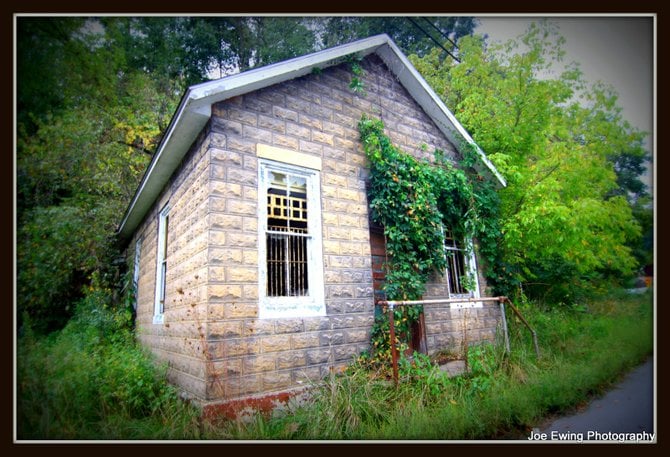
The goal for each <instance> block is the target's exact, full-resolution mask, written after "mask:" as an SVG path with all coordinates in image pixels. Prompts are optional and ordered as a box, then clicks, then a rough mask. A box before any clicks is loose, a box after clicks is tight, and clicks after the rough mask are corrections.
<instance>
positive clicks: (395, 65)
mask: <svg viewBox="0 0 670 457" xmlns="http://www.w3.org/2000/svg"><path fill="white" fill-rule="evenodd" d="M372 53H376V54H377V55H379V57H380V58H381V59H382V60H383V61H384V63H386V65H387V66H388V67H389V69H390V70H391V71H392V72H393V73H394V74H395V75H396V77H398V79H399V80H400V82H401V83H402V85H403V86H404V87H405V88H406V89H407V91H408V92H409V93H410V94H411V95H412V97H413V98H414V99H415V100H416V101H417V103H418V104H419V105H420V106H421V107H422V108H423V109H424V110H425V112H426V113H427V114H428V116H430V118H431V119H432V120H433V121H434V122H435V124H436V125H437V127H438V128H439V129H440V130H441V131H442V133H444V134H445V136H447V138H448V139H449V140H450V141H451V142H452V143H454V145H455V146H456V147H457V148H458V147H460V143H461V141H463V140H465V142H467V143H469V144H471V145H473V146H474V147H475V149H476V151H477V152H478V153H479V155H480V157H481V159H482V162H483V163H484V164H485V165H486V167H487V168H488V169H489V170H490V171H491V172H492V173H493V175H494V176H495V177H496V178H497V179H498V181H499V182H500V183H501V185H503V186H506V185H507V184H506V182H505V179H504V178H503V177H502V176H501V175H500V173H499V172H498V171H497V170H496V168H495V167H494V166H493V164H492V163H491V162H490V161H489V160H488V158H487V157H486V155H485V154H484V151H482V150H481V148H480V147H479V146H477V144H476V143H475V142H474V140H473V139H472V138H471V137H470V135H469V134H468V132H467V131H466V130H465V129H464V128H463V126H462V125H461V124H460V123H459V122H458V120H456V118H455V117H454V115H453V114H452V113H451V111H449V109H448V108H447V107H446V106H445V105H444V103H443V102H442V100H440V98H439V97H438V96H437V94H435V92H434V91H433V90H432V88H431V87H430V86H429V85H428V83H426V81H425V80H424V79H423V77H422V76H421V75H420V74H419V72H418V71H417V70H416V69H415V68H414V66H412V64H411V63H410V62H409V60H408V59H407V57H405V55H404V54H403V53H402V51H400V49H399V48H398V47H397V46H396V45H395V43H393V41H392V40H391V38H389V36H388V35H376V36H373V37H370V38H366V39H363V40H359V41H355V42H353V43H349V44H344V45H341V46H337V47H334V48H330V49H326V50H323V51H319V52H315V53H313V54H308V55H305V56H302V57H296V58H293V59H289V60H285V61H283V62H279V63H276V64H272V65H267V66H264V67H260V68H256V69H253V70H249V71H246V72H244V73H238V74H236V75H231V76H227V77H225V78H221V79H217V80H214V81H208V82H205V83H202V84H197V85H194V86H191V87H190V88H189V89H188V90H187V91H186V94H185V95H184V97H183V98H182V100H181V102H180V104H179V107H178V108H177V111H176V113H175V115H174V117H173V118H172V121H171V122H170V125H169V127H168V130H167V133H166V135H165V137H163V140H162V141H161V143H160V145H159V146H158V149H157V151H156V153H155V154H154V157H153V159H152V160H151V163H150V164H149V168H148V169H147V171H146V173H145V174H144V177H143V178H142V182H141V183H140V185H139V187H138V189H137V192H136V193H135V196H134V197H133V199H132V201H131V203H130V205H129V206H128V209H127V210H126V213H125V215H124V217H123V220H122V221H121V224H120V225H119V231H118V235H119V236H120V237H121V239H128V238H130V236H131V235H132V232H133V231H134V230H135V229H136V228H137V226H138V225H139V224H140V223H141V222H142V219H143V218H144V216H145V214H146V213H147V211H149V209H150V208H151V206H152V205H153V203H154V201H155V200H156V198H158V196H159V194H160V192H161V190H162V189H163V187H164V186H165V184H166V183H167V182H168V180H169V179H170V176H171V175H172V173H173V172H174V170H175V169H176V168H177V166H179V163H180V162H181V160H182V159H183V157H184V155H185V154H186V153H187V152H188V150H189V148H190V146H191V144H192V143H193V141H194V140H195V139H196V138H197V136H198V134H199V133H200V132H201V131H202V129H203V128H204V126H205V125H206V124H207V122H208V121H209V118H210V117H211V107H212V105H213V104H214V103H217V102H220V101H223V100H226V99H229V98H232V97H236V96H238V95H242V94H246V93H249V92H253V91H255V90H258V89H262V88H264V87H268V86H271V85H273V84H277V83H281V82H284V81H288V80H290V79H294V78H298V77H300V76H304V75H307V74H309V73H311V72H312V70H313V69H314V68H320V69H323V68H327V67H330V66H333V65H336V64H339V63H341V62H342V59H343V58H345V57H347V56H349V55H352V54H357V55H359V56H366V55H368V54H372Z"/></svg>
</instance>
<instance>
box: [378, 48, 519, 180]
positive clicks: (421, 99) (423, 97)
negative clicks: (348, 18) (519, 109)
mask: <svg viewBox="0 0 670 457" xmlns="http://www.w3.org/2000/svg"><path fill="white" fill-rule="evenodd" d="M387 45H388V46H386V47H380V48H379V49H378V50H377V54H378V55H379V56H380V57H381V58H382V60H383V61H384V63H385V64H386V66H387V67H389V69H390V70H391V71H392V72H393V73H394V74H395V75H396V77H397V78H398V79H399V80H400V82H401V83H402V85H403V86H404V87H405V89H406V90H407V91H408V92H409V93H410V94H411V95H412V97H413V98H414V99H415V100H416V102H417V103H418V104H419V105H420V106H421V107H422V108H423V110H424V111H425V112H426V114H428V116H429V117H430V118H431V119H432V120H433V122H435V125H437V127H438V128H439V129H440V131H441V132H442V133H443V134H444V135H445V136H446V137H447V138H448V139H449V141H451V142H452V143H453V144H454V145H455V146H456V148H457V149H458V150H459V152H461V153H463V152H464V149H465V148H466V147H467V145H469V146H470V147H473V148H474V149H475V151H476V152H477V154H478V155H479V158H480V159H481V161H482V163H483V164H484V165H485V166H486V168H487V169H488V171H490V172H491V173H492V174H493V176H495V178H496V179H497V180H498V182H499V184H500V185H501V186H502V187H506V186H507V182H506V181H505V178H504V177H503V176H502V175H501V174H500V172H499V171H498V170H497V169H496V167H495V166H494V165H493V163H491V161H490V160H489V159H488V157H486V154H485V153H484V151H483V150H482V149H481V148H480V147H479V145H477V143H475V141H474V140H473V139H472V137H471V136H470V134H469V133H468V132H467V131H466V130H465V128H464V127H463V126H462V125H461V123H460V122H458V120H457V119H456V117H455V116H454V115H453V113H452V112H451V111H450V110H449V108H447V106H446V105H445V104H444V102H443V101H442V100H441V99H440V97H439V96H438V95H437V94H436V93H435V91H434V90H433V89H432V88H431V87H430V86H429V85H428V83H427V82H426V80H425V79H423V76H421V74H420V73H419V72H418V71H417V70H416V69H415V68H414V66H413V65H412V63H411V62H410V61H409V60H408V59H407V57H405V55H404V54H403V53H402V51H401V50H400V49H399V48H398V47H397V46H396V45H395V43H393V42H392V41H389V42H388V43H387ZM463 142H465V143H466V144H467V145H466V144H463Z"/></svg>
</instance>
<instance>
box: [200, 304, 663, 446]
mask: <svg viewBox="0 0 670 457" xmlns="http://www.w3.org/2000/svg"><path fill="white" fill-rule="evenodd" d="M522 308H523V313H524V315H525V316H526V318H527V320H528V321H530V323H531V325H533V326H534V327H535V329H536V331H537V333H538V336H539V342H540V346H541V348H540V349H541V353H542V357H541V358H540V359H539V360H538V359H537V358H536V356H535V352H534V349H533V345H532V340H531V338H530V335H529V333H528V332H527V331H526V329H525V328H524V327H522V326H521V325H519V323H518V322H515V319H514V318H510V319H509V321H510V322H509V326H510V336H511V339H512V341H511V343H512V352H511V354H509V355H505V354H504V351H502V349H501V347H499V346H497V347H496V346H490V345H484V346H480V347H473V348H471V349H470V351H469V359H470V362H471V363H470V367H471V372H470V373H468V374H465V375H463V376H459V377H455V378H447V377H446V376H445V375H444V374H443V373H442V372H440V371H439V370H438V369H437V368H436V367H435V366H431V364H430V363H427V362H426V360H425V358H423V357H422V356H418V357H417V356H416V355H415V362H414V363H413V364H411V365H406V369H405V371H404V374H403V371H402V370H401V383H400V385H399V386H398V387H395V386H393V384H392V383H389V382H388V381H386V380H384V379H383V378H380V377H379V376H378V373H371V372H370V371H368V370H366V369H365V368H364V367H362V366H357V365H355V364H354V365H352V367H351V368H350V370H348V371H347V372H345V373H344V374H343V375H338V376H331V377H329V378H328V379H326V380H325V381H324V384H323V385H321V386H320V387H319V388H318V389H317V390H316V391H315V395H314V397H313V400H312V402H311V403H310V404H309V405H307V406H305V407H303V408H300V409H298V410H296V411H293V412H291V414H288V415H286V416H284V417H279V418H271V419H264V418H261V417H257V418H256V419H255V420H254V421H252V422H250V423H246V424H242V425H241V424H240V423H236V424H235V425H234V427H233V426H231V425H229V426H228V427H227V428H226V427H222V428H219V429H217V430H213V431H211V434H210V435H209V436H210V437H212V438H216V437H222V436H225V437H227V438H228V439H230V438H233V439H258V437H259V436H262V438H263V439H307V440H311V439H322V440H351V439H357V440H487V439H525V437H527V436H528V433H529V431H530V430H531V429H532V428H533V427H534V426H537V425H538V424H539V423H540V422H541V421H542V420H543V418H545V417H546V416H548V415H550V414H557V413H562V412H567V411H570V410H571V409H572V408H574V407H575V406H577V405H579V404H582V403H583V402H585V401H587V400H588V399H589V398H591V397H592V395H594V394H599V393H602V392H603V391H604V390H605V389H606V388H608V387H609V386H611V385H612V383H613V382H615V381H616V380H618V379H619V378H620V376H621V375H622V373H624V372H626V371H627V370H628V369H630V368H632V367H634V366H636V365H637V364H639V363H640V362H642V361H643V360H644V359H645V358H646V357H648V356H649V355H650V354H651V352H652V349H653V326H652V325H653V319H652V297H651V294H650V293H648V294H646V295H644V296H631V295H627V294H614V295H610V296H608V297H605V298H602V299H600V300H599V301H597V302H594V303H592V304H591V305H590V306H582V307H569V308H568V307H564V308H554V309H551V310H545V309H539V308H537V307H536V306H533V305H526V306H522ZM473 361H474V362H476V363H472V362H473ZM260 424H262V427H263V430H264V433H259V432H258V427H259V426H260ZM272 430H275V431H276V434H273V433H272V432H271V431H272Z"/></svg>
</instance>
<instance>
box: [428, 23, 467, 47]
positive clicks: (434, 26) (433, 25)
mask: <svg viewBox="0 0 670 457" xmlns="http://www.w3.org/2000/svg"><path fill="white" fill-rule="evenodd" d="M421 18H422V19H423V20H424V21H426V22H428V23H429V24H430V25H431V26H432V27H433V28H434V29H435V30H437V33H439V34H440V35H442V36H443V37H444V38H446V39H447V40H448V41H449V43H451V44H453V45H454V47H455V48H456V49H458V45H457V44H456V43H454V42H453V41H452V40H451V38H449V35H445V34H444V32H442V30H440V28H439V27H438V26H436V25H435V24H433V23H432V22H431V21H429V20H428V18H427V17H423V16H421Z"/></svg>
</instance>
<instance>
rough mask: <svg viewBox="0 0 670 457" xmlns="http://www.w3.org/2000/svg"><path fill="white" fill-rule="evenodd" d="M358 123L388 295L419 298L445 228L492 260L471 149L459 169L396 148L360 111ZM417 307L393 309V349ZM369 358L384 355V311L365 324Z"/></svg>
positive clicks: (493, 198)
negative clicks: (386, 258) (382, 243)
mask: <svg viewBox="0 0 670 457" xmlns="http://www.w3.org/2000/svg"><path fill="white" fill-rule="evenodd" d="M358 128H359V132H360V136H361V141H362V144H363V148H364V150H365V154H366V156H367V158H368V160H369V163H370V183H369V187H368V201H369V204H370V209H371V217H372V220H373V221H374V222H376V223H379V224H381V225H382V226H383V228H384V236H385V238H386V250H387V253H388V255H389V256H390V257H392V263H391V265H388V266H387V272H386V283H385V286H384V292H385V294H386V298H387V299H388V300H418V299H420V298H421V297H422V296H423V294H424V292H425V287H426V283H427V282H428V279H429V278H430V276H431V274H433V272H443V271H444V270H445V269H446V267H447V263H446V260H447V259H446V257H445V250H444V230H445V229H448V230H451V232H452V233H453V235H454V236H455V237H457V238H458V239H460V240H472V239H474V238H476V239H478V241H479V251H480V256H482V257H484V260H485V262H486V263H487V264H493V265H495V264H496V262H497V249H496V246H497V244H498V237H499V236H500V229H499V226H498V217H497V216H498V206H499V203H498V197H497V194H496V192H495V189H494V188H493V186H492V185H489V184H488V183H487V181H488V180H486V179H484V178H483V177H482V176H481V175H479V174H478V173H477V172H476V171H474V168H473V165H474V164H475V160H477V157H476V155H475V154H476V153H475V152H474V151H469V150H467V148H466V153H465V154H464V155H465V157H464V160H463V165H464V167H465V169H466V170H467V171H465V170H463V169H460V168H456V167H454V166H453V164H452V163H451V162H449V161H448V160H446V158H445V156H444V153H443V152H442V151H439V150H436V151H435V154H434V156H435V160H434V161H433V162H429V161H427V160H418V159H416V158H415V157H413V156H412V155H410V154H407V153H405V152H403V151H401V150H400V149H399V148H397V147H395V146H394V145H393V144H392V143H391V140H390V138H389V137H388V136H387V135H386V134H384V124H383V122H382V121H381V120H379V119H372V118H369V117H367V116H366V115H363V117H362V118H361V120H360V122H359V124H358ZM466 248H467V249H474V246H471V245H470V246H466ZM383 311H387V310H383ZM422 311H423V310H422V309H421V308H420V307H414V306H413V307H398V308H396V309H395V310H394V313H395V322H396V332H397V338H396V344H397V346H398V348H399V349H400V350H401V353H402V352H403V350H404V349H406V348H407V346H408V344H407V340H408V337H409V335H410V328H411V326H412V323H413V322H416V321H417V320H418V318H419V316H420V314H421V312H422ZM372 356H373V360H375V361H387V360H388V359H390V356H391V351H390V345H389V324H388V317H387V313H386V312H382V313H379V314H378V315H377V317H376V320H375V324H374V326H373V329H372Z"/></svg>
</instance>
